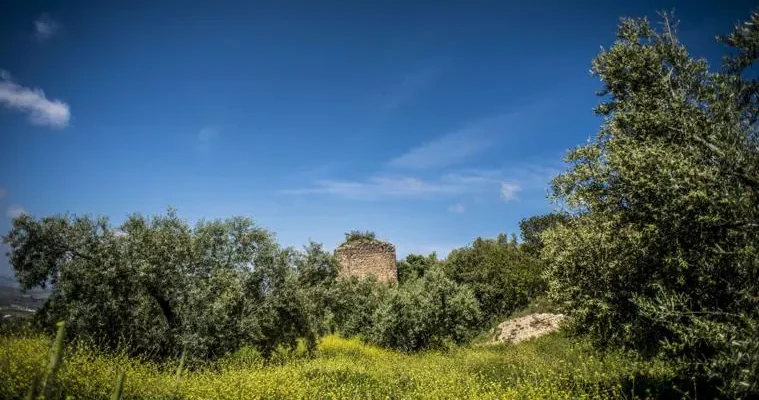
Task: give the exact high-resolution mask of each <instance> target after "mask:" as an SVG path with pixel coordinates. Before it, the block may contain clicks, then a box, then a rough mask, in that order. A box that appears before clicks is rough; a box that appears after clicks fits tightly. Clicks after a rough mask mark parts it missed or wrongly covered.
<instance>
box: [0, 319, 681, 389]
mask: <svg viewBox="0 0 759 400" xmlns="http://www.w3.org/2000/svg"><path fill="white" fill-rule="evenodd" d="M51 343H52V340H51V338H47V337H44V336H40V335H31V336H26V337H21V336H0V398H3V399H20V398H23V396H24V393H25V392H26V390H27V388H28V387H29V386H30V385H31V384H32V379H33V377H34V376H35V375H36V374H38V373H39V372H40V371H44V369H45V366H46V365H47V362H48V360H49V358H50V356H49V353H48V349H49V348H50V345H51ZM177 366H178V362H174V363H166V364H155V363H151V362H147V361H143V360H139V359H134V358H129V357H127V356H125V355H123V354H118V353H113V354H105V353H100V352H96V351H93V350H92V349H91V348H89V347H87V346H85V345H81V344H79V345H77V344H74V345H70V346H67V347H66V348H65V349H64V355H63V363H62V365H61V367H60V370H59V371H58V373H57V375H56V378H55V382H54V383H53V388H52V389H53V391H54V394H55V395H56V396H58V397H59V398H64V397H65V396H71V397H72V398H76V399H96V398H102V399H106V398H109V397H110V396H111V393H112V392H113V390H114V382H115V381H116V379H117V377H118V376H119V374H120V373H122V372H124V373H125V374H126V379H125V381H124V386H123V398H124V399H179V398H181V399H290V398H297V399H401V398H403V399H407V398H408V399H463V398H471V399H577V398H634V397H646V390H647V389H656V390H659V389H660V388H662V387H665V386H666V385H668V383H669V382H671V381H672V380H673V378H674V372H673V370H672V369H671V368H669V367H668V366H667V365H666V364H664V363H661V362H642V361H640V360H637V359H635V358H632V357H630V356H626V355H624V354H621V353H609V354H605V355H603V356H602V355H601V354H599V353H596V352H594V351H592V350H591V349H590V348H589V347H588V346H587V345H586V344H585V343H583V342H578V341H576V340H573V339H568V338H566V337H564V336H563V335H562V334H560V333H559V334H553V335H550V336H547V337H543V338H540V339H537V340H534V341H531V342H527V343H523V344H519V345H498V346H490V347H476V348H456V349H452V350H450V351H447V352H425V353H419V354H402V353H398V352H394V351H389V350H385V349H381V348H378V347H374V346H370V345H367V344H364V343H362V342H361V341H359V340H358V339H350V340H349V339H342V338H339V337H337V336H328V337H325V338H323V339H322V340H321V341H320V343H319V346H318V350H317V356H316V357H315V358H313V359H309V358H307V357H305V355H304V352H303V351H296V352H294V353H288V352H284V351H282V352H279V353H278V354H276V355H275V359H274V360H273V361H272V362H270V363H269V364H267V365H265V364H264V363H263V361H262V360H261V358H260V357H259V356H258V355H257V354H256V353H255V351H251V350H242V351H240V352H238V353H236V354H234V355H232V356H230V357H227V358H225V359H222V360H218V361H215V362H212V363H208V364H207V365H205V366H203V367H200V368H195V369H193V370H184V371H183V372H182V373H181V375H179V376H177ZM656 390H654V391H652V392H650V393H649V394H650V395H651V396H652V397H653V396H657V395H658V396H662V395H666V396H667V397H668V398H671V397H672V394H673V393H674V394H677V392H672V393H666V394H665V393H662V392H657V391H656Z"/></svg>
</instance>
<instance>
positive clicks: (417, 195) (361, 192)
mask: <svg viewBox="0 0 759 400" xmlns="http://www.w3.org/2000/svg"><path fill="white" fill-rule="evenodd" d="M556 172H557V170H556V169H554V168H553V167H550V166H541V165H533V164H522V165H517V166H512V167H508V168H502V169H490V170H477V169H463V170H459V171H457V172H454V173H447V174H444V175H441V176H439V177H436V178H418V177H413V176H393V175H381V176H374V177H371V178H368V179H365V180H340V179H319V180H315V181H314V182H313V183H312V185H311V186H309V187H305V188H299V189H288V190H283V191H281V193H283V194H290V195H326V196H333V197H340V198H347V199H355V200H386V199H442V198H455V197H462V196H477V197H481V196H485V198H491V199H494V200H495V199H498V198H500V199H502V200H506V201H510V200H518V197H517V194H518V193H527V194H530V195H535V194H540V195H543V194H545V191H546V190H547V188H548V183H549V182H550V180H551V178H552V177H553V176H555V174H556ZM448 210H449V211H450V212H459V211H460V212H464V211H465V207H464V206H463V204H455V205H454V206H451V207H450V208H449V209H448Z"/></svg>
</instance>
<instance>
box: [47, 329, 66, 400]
mask: <svg viewBox="0 0 759 400" xmlns="http://www.w3.org/2000/svg"><path fill="white" fill-rule="evenodd" d="M65 337H66V323H65V322H63V321H61V322H59V323H58V333H57V334H56V335H55V342H54V343H53V347H52V349H51V351H50V362H49V363H48V365H47V371H46V373H45V382H44V384H43V386H42V395H43V397H44V398H45V399H49V398H51V397H52V396H51V395H52V390H53V384H54V382H55V374H56V373H58V368H60V366H61V361H62V360H63V339H64V338H65Z"/></svg>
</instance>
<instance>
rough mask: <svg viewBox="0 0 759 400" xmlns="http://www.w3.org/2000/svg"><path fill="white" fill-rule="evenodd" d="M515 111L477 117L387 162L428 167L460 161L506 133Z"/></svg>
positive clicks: (393, 165) (389, 163) (393, 164)
mask: <svg viewBox="0 0 759 400" xmlns="http://www.w3.org/2000/svg"><path fill="white" fill-rule="evenodd" d="M513 116H514V114H500V115H497V116H495V117H491V118H486V119H482V120H478V121H475V122H474V123H471V124H469V125H468V126H466V127H464V128H462V129H459V130H456V131H453V132H450V133H447V134H445V135H443V136H440V137H438V138H437V139H435V140H432V141H430V142H427V143H424V144H422V145H421V146H419V147H416V148H414V149H411V150H410V151H408V152H407V153H405V154H402V155H400V156H399V157H396V158H394V159H392V160H390V162H388V163H387V165H388V166H390V167H394V168H407V169H427V168H438V167H444V166H448V165H452V164H456V163H459V162H461V161H463V160H465V159H467V158H469V157H472V156H474V155H476V154H479V153H481V152H482V151H484V150H486V149H487V148H488V147H490V146H491V145H492V144H493V142H494V140H495V137H496V134H499V133H503V131H504V130H505V129H506V125H507V124H506V122H507V121H508V120H509V118H510V117H513Z"/></svg>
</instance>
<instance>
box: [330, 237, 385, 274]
mask: <svg viewBox="0 0 759 400" xmlns="http://www.w3.org/2000/svg"><path fill="white" fill-rule="evenodd" d="M335 258H337V262H338V263H339V265H340V272H339V274H338V277H340V278H343V277H348V276H355V277H357V278H359V279H361V278H364V277H367V276H369V275H374V276H375V277H377V280H378V281H380V282H398V269H397V266H396V264H395V246H393V245H392V244H390V243H386V242H382V241H379V240H374V239H358V240H352V241H348V242H345V243H343V244H342V245H340V246H339V247H338V248H337V249H335Z"/></svg>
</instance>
